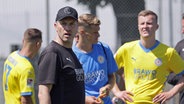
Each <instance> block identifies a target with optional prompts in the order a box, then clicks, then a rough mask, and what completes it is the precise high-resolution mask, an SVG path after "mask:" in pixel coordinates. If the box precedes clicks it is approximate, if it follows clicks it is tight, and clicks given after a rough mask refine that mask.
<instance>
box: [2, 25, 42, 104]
mask: <svg viewBox="0 0 184 104" xmlns="http://www.w3.org/2000/svg"><path fill="white" fill-rule="evenodd" d="M41 43H42V32H41V31H40V30H38V29H36V28H29V29H27V30H26V31H25V33H24V37H23V44H22V48H21V50H17V51H14V52H12V53H11V54H10V55H9V56H8V58H7V59H6V61H5V63H4V72H3V91H4V98H5V104H36V102H35V95H34V94H35V93H34V82H35V73H34V67H33V65H32V64H31V60H32V59H33V58H34V57H35V56H36V55H37V54H38V51H39V49H40V47H41Z"/></svg>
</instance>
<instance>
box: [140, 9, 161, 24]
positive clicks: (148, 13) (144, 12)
mask: <svg viewBox="0 0 184 104" xmlns="http://www.w3.org/2000/svg"><path fill="white" fill-rule="evenodd" d="M147 15H154V16H155V20H156V23H157V21H158V16H157V14H156V13H155V12H153V11H151V10H142V11H141V12H139V14H138V17H139V16H147Z"/></svg>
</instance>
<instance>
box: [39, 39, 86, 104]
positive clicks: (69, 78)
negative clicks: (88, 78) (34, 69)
mask: <svg viewBox="0 0 184 104" xmlns="http://www.w3.org/2000/svg"><path fill="white" fill-rule="evenodd" d="M38 64H39V70H38V84H39V85H45V84H52V85H53V87H52V89H51V92H50V96H51V102H52V104H85V88H84V71H83V69H82V66H81V64H80V62H79V61H78V59H77V57H76V55H75V54H74V52H73V51H72V49H71V48H65V47H63V46H61V45H59V44H58V43H56V42H54V41H52V42H51V43H50V44H49V45H48V46H47V47H46V48H45V49H44V50H43V52H42V53H41V55H40V58H39V62H38Z"/></svg>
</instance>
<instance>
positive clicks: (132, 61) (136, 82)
mask: <svg viewBox="0 0 184 104" xmlns="http://www.w3.org/2000/svg"><path fill="white" fill-rule="evenodd" d="M158 27H159V25H158V23H157V15H156V14H155V13H154V12H153V11H150V10H143V11H141V12H140V13H139V15H138V29H139V33H140V40H137V41H133V42H128V43H125V44H124V45H122V46H121V47H120V48H119V49H118V50H117V52H116V54H115V60H116V62H117V65H118V68H119V72H120V71H122V70H124V80H125V87H126V90H125V91H119V89H118V88H117V86H116V85H115V86H114V88H113V89H112V91H113V92H115V93H114V94H115V95H116V96H117V97H119V98H121V99H122V100H123V101H125V102H126V103H127V104H160V103H161V104H162V103H164V102H165V101H166V100H168V99H170V98H172V97H173V96H174V95H176V94H177V93H178V92H179V91H180V90H181V89H183V88H184V77H182V78H181V79H180V81H179V82H178V83H177V84H176V85H175V86H174V87H173V88H172V89H171V90H169V91H166V92H163V88H164V84H165V82H166V79H167V76H168V75H169V73H171V72H174V73H176V74H178V75H179V74H182V75H183V74H184V72H183V69H184V61H183V60H182V59H181V57H180V56H179V55H178V53H177V52H176V50H174V49H173V48H171V47H169V46H167V45H165V44H163V43H161V42H159V41H158V40H156V39H155V32H156V30H157V29H158Z"/></svg>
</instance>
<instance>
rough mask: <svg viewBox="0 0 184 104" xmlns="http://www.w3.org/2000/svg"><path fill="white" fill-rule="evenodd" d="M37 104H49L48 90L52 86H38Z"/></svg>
mask: <svg viewBox="0 0 184 104" xmlns="http://www.w3.org/2000/svg"><path fill="white" fill-rule="evenodd" d="M38 88H39V92H38V98H39V104H51V98H50V90H51V88H52V85H39V87H38Z"/></svg>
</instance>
